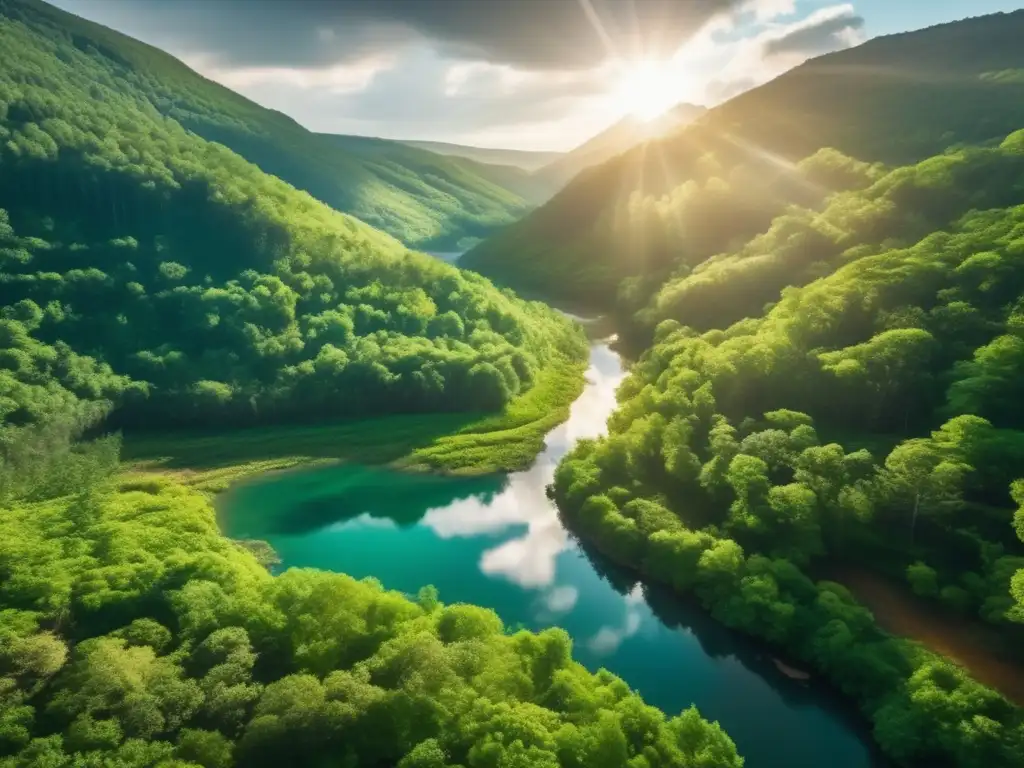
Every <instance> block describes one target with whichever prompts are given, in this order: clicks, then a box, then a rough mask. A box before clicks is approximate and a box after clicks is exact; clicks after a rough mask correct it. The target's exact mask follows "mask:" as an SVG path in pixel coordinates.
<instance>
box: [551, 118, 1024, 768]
mask: <svg viewBox="0 0 1024 768" xmlns="http://www.w3.org/2000/svg"><path fill="white" fill-rule="evenodd" d="M1022 140H1024V131H1022V132H1017V133H1014V134H1011V135H1010V136H1009V137H1007V138H1005V139H1004V140H1003V141H1002V142H1001V143H1000V144H999V145H998V146H994V147H990V148H969V149H960V150H955V151H950V152H948V153H945V154H943V155H939V156H937V157H935V158H932V159H929V160H926V161H923V162H921V163H919V164H917V165H914V166H908V167H905V168H899V169H895V170H892V171H889V172H887V173H885V174H884V175H878V176H877V177H876V178H875V180H874V181H873V182H872V183H871V184H869V185H868V186H865V187H863V188H862V190H861V191H853V192H846V193H841V194H837V195H835V196H833V197H831V198H830V199H829V201H828V203H827V205H826V206H825V207H824V208H823V209H822V210H821V211H820V212H814V211H811V210H803V211H797V212H794V211H792V210H791V211H790V212H788V213H784V214H781V215H780V216H778V217H776V218H775V220H774V221H773V222H772V224H771V226H770V228H769V230H768V232H767V233H766V234H762V235H759V236H756V237H754V238H753V239H752V240H751V241H750V242H749V243H747V244H745V245H742V246H741V247H739V248H738V249H737V250H736V251H734V252H733V253H732V254H730V255H729V256H727V257H722V258H716V259H713V260H711V261H710V262H709V263H707V264H705V265H702V266H701V268H700V269H699V270H694V272H693V273H692V274H684V275H681V276H680V277H679V278H677V279H674V280H672V281H670V282H668V283H667V284H666V286H665V287H664V288H662V289H661V290H660V292H659V293H658V294H656V295H655V297H654V299H653V301H652V304H651V306H650V307H648V309H646V310H644V312H642V313H640V321H641V322H649V323H655V322H656V323H657V325H656V329H655V330H654V332H653V338H654V343H653V346H651V348H650V349H649V350H648V351H647V352H646V353H645V354H644V355H643V356H642V357H641V359H640V360H639V362H638V363H637V364H636V365H635V366H634V368H633V370H632V372H631V375H630V376H629V378H628V379H627V380H626V382H625V383H624V384H623V386H622V387H621V389H620V390H619V393H618V397H619V407H618V409H617V411H616V412H615V413H614V414H613V416H612V417H611V420H610V422H609V427H610V434H609V436H608V437H607V438H603V439H601V440H597V441H589V442H584V443H582V444H581V445H579V446H578V447H577V448H576V449H575V450H574V451H573V452H572V453H571V454H570V455H569V456H568V457H567V458H566V460H565V461H564V462H563V463H562V465H561V466H560V467H559V469H558V473H557V476H556V482H555V496H556V498H557V500H558V502H559V506H560V508H561V509H562V511H563V514H564V515H565V517H566V519H567V520H568V521H569V522H570V523H571V525H572V526H573V528H574V529H575V530H577V531H578V532H579V533H580V534H581V535H583V536H584V537H585V538H586V539H588V540H590V541H592V542H594V543H595V544H597V545H598V546H599V548H600V549H602V550H603V551H605V552H606V553H607V554H609V555H611V556H612V557H613V558H615V559H617V560H619V561H621V562H624V563H628V564H630V565H632V566H634V567H635V568H638V569H639V570H641V571H643V572H644V573H645V574H647V575H649V576H651V577H653V578H656V579H658V580H661V581H665V582H667V583H669V584H671V585H673V586H674V587H675V588H677V589H679V590H683V591H694V592H695V593H696V595H697V596H698V597H699V598H700V599H701V600H702V601H703V602H704V603H705V605H707V606H708V608H709V609H710V610H711V611H712V613H713V614H714V615H715V616H716V617H718V618H719V619H721V620H722V621H723V622H725V623H727V624H729V625H730V626H734V627H737V628H740V629H743V630H745V631H748V632H751V633H753V634H755V635H758V636H760V637H763V638H766V639H767V640H769V641H771V642H773V643H778V644H780V645H783V646H785V647H786V648H787V649H788V650H790V651H791V652H792V653H793V654H794V655H796V656H797V657H799V658H802V659H804V660H806V661H808V662H810V663H812V664H813V665H815V666H816V667H817V668H818V669H820V670H821V671H823V672H824V673H826V674H827V675H828V676H829V677H830V678H831V679H832V680H834V681H835V682H836V683H837V684H838V685H839V686H840V687H841V688H842V689H843V690H844V691H846V692H848V693H850V694H851V695H853V696H855V697H856V698H857V700H858V701H859V702H860V703H861V706H862V708H863V709H864V711H865V712H866V713H867V714H868V715H869V716H870V717H871V719H872V720H873V721H874V723H875V736H876V738H877V739H878V741H879V743H880V744H881V745H882V747H883V748H884V749H885V750H886V751H887V752H888V753H889V754H890V755H892V756H893V757H895V758H896V759H898V760H900V761H901V762H908V763H918V762H919V763H921V764H929V762H930V761H933V760H936V759H938V758H939V756H940V755H942V756H946V757H952V759H953V761H954V763H955V764H956V765H958V766H983V765H987V764H999V765H1021V764H1024V763H1022V762H1021V761H1022V760H1024V758H1022V754H1024V752H1022V745H1024V741H1022V740H1024V716H1022V714H1021V712H1020V710H1019V709H1018V708H1016V707H1014V706H1012V705H1010V704H1009V703H1007V702H1006V701H1005V700H1004V699H1002V697H1000V696H999V695H998V694H996V693H995V692H993V691H990V690H988V689H985V688H984V687H983V686H981V685H979V684H978V683H976V682H974V681H972V680H970V679H969V678H968V677H966V676H965V674H964V672H963V671H962V670H960V669H958V668H956V667H955V666H953V665H951V664H950V663H948V662H947V661H945V660H944V659H942V658H941V657H938V656H936V655H934V654H931V653H928V652H925V651H923V650H922V649H921V648H919V647H917V646H914V645H913V644H910V643H908V642H906V641H902V640H897V639H894V638H891V637H888V636H887V635H885V634H884V633H883V632H881V631H880V630H879V629H878V628H877V626H876V625H875V623H874V621H873V620H872V617H871V615H870V614H869V613H867V612H866V611H864V609H862V608H860V607H859V606H858V605H857V604H856V602H855V601H854V600H853V599H852V598H851V597H850V595H849V593H847V592H846V590H845V589H843V588H842V587H840V586H839V585H837V584H833V583H830V582H827V581H821V582H818V583H817V584H816V583H815V582H814V581H812V580H811V579H809V578H808V577H807V576H806V575H805V574H804V573H803V572H802V570H801V569H802V568H805V567H807V568H813V569H815V570H817V569H819V568H821V567H822V566H823V564H825V563H830V562H834V561H835V560H837V559H841V560H844V561H846V562H852V563H857V564H860V565H861V567H867V568H872V569H881V570H882V571H883V572H884V573H886V574H888V575H889V576H891V577H893V578H899V579H906V582H907V583H908V587H909V588H910V589H912V590H913V591H914V592H915V593H917V594H918V595H920V596H921V597H922V598H924V599H927V600H932V601H935V602H936V603H938V604H939V605H941V606H942V607H943V608H944V609H945V610H948V611H950V612H953V613H959V614H966V615H973V616H974V617H976V619H977V620H980V621H985V622H988V623H990V624H992V625H993V626H994V627H997V628H998V629H999V631H1000V632H1002V633H1003V634H1004V635H1005V636H1007V637H1008V638H1016V637H1019V630H1018V629H1017V628H1016V627H1015V626H1014V622H1017V621H1020V620H1021V617H1022V613H1021V608H1020V605H1021V604H1022V602H1024V599H1022V595H1024V592H1022V589H1021V585H1022V584H1024V580H1022V579H1024V576H1022V575H1021V574H1024V548H1022V547H1021V544H1020V541H1019V540H1018V539H1017V537H1016V536H1015V530H1014V528H1015V524H1016V531H1017V533H1020V532H1021V530H1022V527H1021V525H1020V513H1019V512H1017V513H1016V516H1015V514H1014V509H1015V508H1017V507H1019V506H1020V504H1021V500H1022V499H1024V494H1022V492H1021V481H1020V480H1019V476H1020V471H1021V467H1022V466H1024V421H1022V414H1021V408H1020V404H1021V402H1024V368H1022V361H1024V355H1022V349H1024V347H1022V346H1021V343H1022V342H1021V339H1022V338H1024V337H1022V331H1024V325H1022V324H1021V322H1020V319H1021V311H1022V307H1024V260H1022V257H1024V205H1021V204H1020V203H1021V202H1022V201H1024V188H1022V187H1021V182H1020V179H1021V178H1022V170H1024V166H1022V165H1021V160H1022V158H1024V155H1022V153H1021V147H1022V146H1024V144H1022ZM819 156H820V153H819ZM873 173H874V172H873ZM712 285H713V287H712ZM762 306H763V307H764V308H763V309H759V307H762ZM1016 647H1018V648H1019V644H1017V646H1016ZM1021 661H1024V659H1021Z"/></svg>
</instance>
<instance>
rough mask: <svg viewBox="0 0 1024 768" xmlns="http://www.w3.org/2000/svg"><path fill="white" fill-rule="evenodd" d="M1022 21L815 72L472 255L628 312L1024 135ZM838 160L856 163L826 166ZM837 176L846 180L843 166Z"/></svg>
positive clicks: (941, 35) (585, 188) (609, 171)
mask: <svg viewBox="0 0 1024 768" xmlns="http://www.w3.org/2000/svg"><path fill="white" fill-rule="evenodd" d="M1022 34H1024V11H1018V12H1015V13H1011V14H996V15H992V16H986V17H980V18H977V19H971V20H967V21H962V22H957V23H953V24H946V25H942V26H938V27H933V28H930V29H925V30H921V31H918V32H911V33H906V34H901V35H893V36H889V37H882V38H877V39H874V40H871V41H870V42H868V43H866V44H864V45H861V46H859V47H857V48H853V49H850V50H846V51H841V52H839V53H834V54H829V55H827V56H822V57H820V58H817V59H813V60H811V61H809V62H807V63H805V64H803V65H801V66H799V67H797V68H795V69H793V70H791V71H789V72H787V73H785V74H784V75H782V76H780V77H779V78H777V79H776V80H773V81H772V82H770V83H768V84H766V85H764V86H762V87H760V88H756V89H754V90H752V91H748V92H747V93H744V94H742V95H740V96H738V97H736V98H734V99H732V100H731V101H728V102H726V103H725V104H723V105H721V106H719V107H716V108H715V109H713V110H711V111H710V112H709V113H708V114H707V115H705V116H704V117H703V118H701V119H699V120H698V121H697V122H696V123H695V124H693V125H691V126H689V127H687V128H685V129H683V130H682V131H679V132H678V133H676V134H674V135H673V136H671V137H668V138H666V139H663V140H661V141H653V142H650V143H647V144H644V145H642V146H640V147H638V148H636V149H634V150H633V151H631V152H628V153H626V154H625V155H622V156H620V157H618V158H616V159H614V160H611V161H609V162H608V163H605V164H604V165H602V166H599V167H596V168H591V169H589V170H588V171H586V172H584V173H583V174H581V175H580V177H578V178H577V179H576V180H575V181H574V182H572V183H571V184H570V185H569V186H568V187H567V188H566V189H564V190H563V191H562V192H561V193H559V194H558V195H556V196H555V197H554V198H553V199H552V200H551V201H550V202H549V203H548V204H546V205H544V206H542V207H541V208H540V209H538V210H537V211H534V212H533V213H532V214H530V215H528V216H527V217H526V218H525V219H523V220H522V221H521V222H519V223H517V224H516V225H514V226H512V227H509V228H507V229H505V230H503V231H502V232H501V233H499V234H497V235H495V236H494V237H492V238H491V239H489V240H487V241H486V242H484V243H482V244H481V245H480V246H478V247H477V248H475V249H474V250H472V251H471V252H470V253H468V254H467V255H466V256H465V258H464V260H463V264H464V265H465V266H468V267H470V268H473V269H477V270H479V271H481V272H483V273H484V274H487V275H489V276H492V277H494V278H496V279H499V280H500V281H501V282H503V283H506V284H508V285H512V286H516V287H521V288H529V289H534V290H537V289H544V290H547V291H548V295H553V294H557V295H559V296H562V297H565V298H573V299H576V300H582V301H589V302H591V303H594V304H597V305H599V306H602V307H608V306H610V305H611V304H612V303H613V302H614V301H615V299H616V296H617V294H618V292H619V291H620V288H621V286H622V283H623V280H625V279H627V278H631V280H630V282H628V283H627V284H626V286H625V288H624V289H622V290H623V291H624V294H625V295H624V296H623V299H624V302H625V303H624V307H623V309H624V310H625V311H627V312H629V311H632V310H635V309H637V308H639V307H640V306H642V305H643V304H644V303H646V300H647V298H648V297H649V296H650V295H651V294H652V293H653V292H655V291H656V290H657V289H658V287H659V286H660V285H661V284H662V283H663V282H664V281H665V280H666V279H668V278H669V277H670V276H672V275H679V274H680V273H683V272H685V271H688V270H690V269H693V268H694V267H696V265H699V264H701V263H702V262H703V261H705V260H706V259H709V258H711V257H713V256H715V255H716V254H720V253H722V252H728V251H732V250H733V249H735V248H738V247H739V246H741V245H742V244H743V243H745V242H747V241H748V240H749V239H750V238H751V237H753V236H754V235H756V234H758V233H762V232H765V231H766V230H767V229H768V226H769V225H770V224H771V222H772V220H773V219H774V218H775V217H777V216H779V215H780V214H782V213H784V212H785V210H786V208H787V206H788V205H790V204H798V205H801V206H807V207H817V206H820V205H821V204H822V203H823V202H824V200H825V199H826V198H827V197H828V195H829V194H830V193H832V192H834V191H838V190H845V189H848V188H850V186H856V187H859V186H864V185H866V184H867V183H869V182H870V181H871V180H872V179H873V178H875V175H874V174H876V173H877V172H879V169H878V168H877V167H876V166H875V164H884V165H885V166H886V167H893V166H897V165H904V164H907V163H913V162H917V161H919V160H922V159H924V158H927V157H930V156H933V155H936V154H939V153H941V152H943V151H945V150H946V149H948V148H950V147H955V146H957V145H959V144H971V145H984V144H992V143H995V144H998V142H999V141H1001V140H1002V139H1003V138H1004V137H1005V136H1006V135H1007V134H1009V133H1010V132H1012V131H1014V130H1016V129H1017V128H1020V127H1021V126H1022V125H1024V78H1022V77H1021V76H1020V74H1021V72H1022V71H1024V48H1022V47H1021V46H1020V45H1019V41H1020V39H1021V36H1022ZM826 148H828V149H833V150H836V151H838V152H839V153H841V154H842V155H845V156H847V157H852V158H856V159H857V160H858V161H861V162H862V163H866V164H868V165H867V166H865V167H852V166H849V165H848V164H847V161H845V160H841V159H840V160H835V159H834V157H831V156H829V157H824V158H822V157H819V158H818V160H817V162H815V167H813V168H812V169H805V168H803V166H802V164H801V161H804V160H805V159H806V158H809V157H810V156H812V155H814V154H815V153H816V152H818V151H819V150H823V149H826ZM833 162H836V163H838V167H832V165H833Z"/></svg>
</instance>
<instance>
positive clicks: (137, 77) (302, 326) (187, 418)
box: [0, 0, 585, 487]
mask: <svg viewBox="0 0 1024 768" xmlns="http://www.w3.org/2000/svg"><path fill="white" fill-rule="evenodd" d="M82 29H83V27H82V26H81V23H80V22H79V21H78V20H77V19H75V18H74V17H72V16H70V15H67V14H62V13H60V12H58V11H55V10H54V9H52V8H49V7H46V6H43V5H41V4H39V3H36V2H32V1H31V0H0V136H2V137H3V139H4V140H3V143H2V144H0V168H2V169H3V171H2V174H0V415H2V417H3V422H2V424H0V445H2V446H3V453H2V456H0V458H2V461H0V475H4V477H8V479H10V478H9V475H10V473H11V472H13V473H14V475H13V476H15V477H21V476H25V477H27V476H29V475H31V474H32V472H35V471H36V470H39V471H45V466H44V465H43V464H42V463H40V461H38V460H37V457H38V454H39V451H40V450H41V446H43V447H45V446H48V445H51V444H53V443H54V440H55V437H54V435H55V434H56V435H59V434H76V433H79V432H81V431H82V430H84V429H86V428H89V427H92V426H95V425H96V424H97V423H99V422H100V421H101V420H103V419H104V417H106V419H107V420H106V424H107V426H109V427H114V426H117V427H124V428H127V429H142V428H150V427H157V426H175V425H189V424H203V425H208V426H218V425H219V426H235V425H247V424H257V423H270V422H293V421H307V422H308V421H316V422H323V421H325V420H330V419H342V418H349V417H360V418H367V417H370V416H375V415H377V416H379V415H386V414H394V413H439V412H456V411H470V412H475V411H491V410H495V409H500V408H501V407H502V406H503V405H505V404H506V403H508V402H509V401H511V400H512V398H514V397H516V396H517V395H519V394H521V393H525V392H527V391H529V390H530V389H531V388H532V387H533V386H534V385H535V383H536V382H537V381H538V380H539V378H540V374H541V372H542V371H545V372H546V371H550V370H552V365H554V366H555V368H556V369H557V368H558V367H559V365H561V368H562V370H563V371H564V370H567V369H568V368H574V367H575V366H576V365H577V361H579V360H581V359H582V356H583V354H584V353H585V345H584V343H583V340H582V335H581V333H580V332H579V331H578V330H577V329H575V328H573V327H572V325H571V323H570V322H569V321H567V320H564V319H562V318H561V317H560V316H558V315H557V314H556V313H555V312H554V311H552V310H549V309H547V308H546V307H543V305H540V304H530V303H527V302H524V301H521V300H519V299H517V298H515V297H514V296H512V295H511V294H510V293H508V292H501V291H498V290H496V289H495V288H494V287H493V286H492V285H491V284H490V283H489V282H488V281H487V280H485V279H483V278H481V277H479V276H478V275H473V274H470V273H466V272H461V271H459V270H457V269H455V268H454V267H451V266H449V265H447V264H444V263H442V262H441V261H439V260H437V259H433V258H430V257H428V256H426V255H423V254H417V253H412V252H409V251H407V250H406V249H405V247H404V246H403V245H402V244H401V243H400V242H398V241H397V240H395V239H394V238H392V237H391V236H389V235H387V234H385V233H383V232H379V231H377V230H375V229H373V228H371V227H370V226H369V225H367V224H365V223H363V222H362V221H359V220H357V219H355V218H353V217H351V216H349V215H347V214H343V213H339V212H338V211H336V210H334V209H332V208H330V207H328V206H327V205H325V204H324V203H322V202H320V201H318V200H316V199H315V198H313V197H312V196H310V195H309V194H307V193H305V192H302V191H299V190H297V189H295V188H294V187H292V186H289V185H288V184H287V183H285V182H284V181H282V180H280V179H279V178H277V177H275V176H272V175H269V174H267V173H264V172H263V171H261V170H260V169H259V168H258V167H257V166H256V165H253V164H252V163H250V162H248V161H246V160H245V159H244V158H243V157H241V156H239V155H238V154H236V153H234V152H232V151H231V150H230V149H229V148H227V147H226V146H224V145H223V144H219V143H215V142H212V141H209V140H207V139H205V138H203V137H201V136H199V135H198V134H196V133H194V132H192V131H190V130H188V129H186V127H185V126H184V125H183V124H182V123H180V122H178V121H177V120H176V119H174V118H172V117H170V116H168V115H167V114H166V113H167V112H175V111H177V110H178V107H173V108H172V107H169V106H168V103H166V102H165V101H162V100H161V96H160V94H165V93H170V92H176V91H175V88H176V87H177V85H179V83H178V82H177V81H176V80H175V79H174V78H175V77H178V76H180V77H182V78H186V77H188V78H193V77H194V76H193V75H191V73H189V72H188V71H187V70H184V69H183V68H181V66H180V65H179V64H177V63H176V62H174V60H173V59H170V58H169V57H165V56H163V55H162V54H159V55H158V54H157V53H155V52H154V51H153V49H150V48H145V47H136V44H134V43H132V42H131V41H128V40H127V39H126V38H121V37H120V36H115V37H113V38H110V39H112V40H113V42H115V43H116V44H117V45H118V46H119V47H118V48H117V49H116V50H115V49H114V48H112V47H110V45H109V43H110V39H108V37H104V36H103V35H106V34H107V33H103V35H101V36H99V37H92V36H85V35H82V34H80V31H81V30H82ZM85 29H86V31H88V32H90V34H91V33H92V32H94V31H95V30H93V29H92V27H86V28H85ZM122 54H124V55H129V56H132V57H141V56H142V55H143V54H145V55H146V56H151V57H153V59H154V60H155V61H157V62H159V63H160V64H161V65H166V66H167V67H168V69H167V70H166V71H167V73H168V75H169V77H170V78H171V85H167V84H166V83H165V82H164V81H163V80H160V79H156V78H155V77H153V76H151V74H148V73H152V72H154V71H156V68H155V67H154V66H150V65H149V64H147V65H146V67H145V68H144V69H138V68H135V67H132V66H129V65H128V63H127V60H126V59H125V58H124V56H123V55H122ZM145 61H148V59H146V60H144V63H145ZM143 72H145V73H147V74H143ZM216 92H217V93H220V91H216ZM237 103H243V102H237ZM218 114H220V113H218ZM314 138H316V137H314ZM318 141H320V140H318ZM320 145H321V146H323V147H326V148H327V149H328V150H330V151H334V150H333V149H331V147H330V142H328V141H327V140H323V141H321V142H320ZM410 151H412V150H410ZM346 156H348V157H354V158H356V160H357V161H358V162H354V163H353V166H352V167H353V168H355V169H358V168H360V167H364V166H360V165H359V164H358V163H359V162H362V158H360V157H359V156H357V155H346ZM569 361H571V362H569ZM566 363H568V368H567V366H566ZM546 396H547V397H550V392H548V393H547V395H546ZM551 405H552V404H550V403H549V404H548V406H549V407H550V406H551ZM58 442H59V441H58ZM19 446H21V447H20V448H19ZM34 457H36V458H34ZM27 467H33V468H34V469H32V472H30V471H29V470H28V469H27ZM4 482H5V481H4V478H3V477H0V487H2V486H3V485H4Z"/></svg>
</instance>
